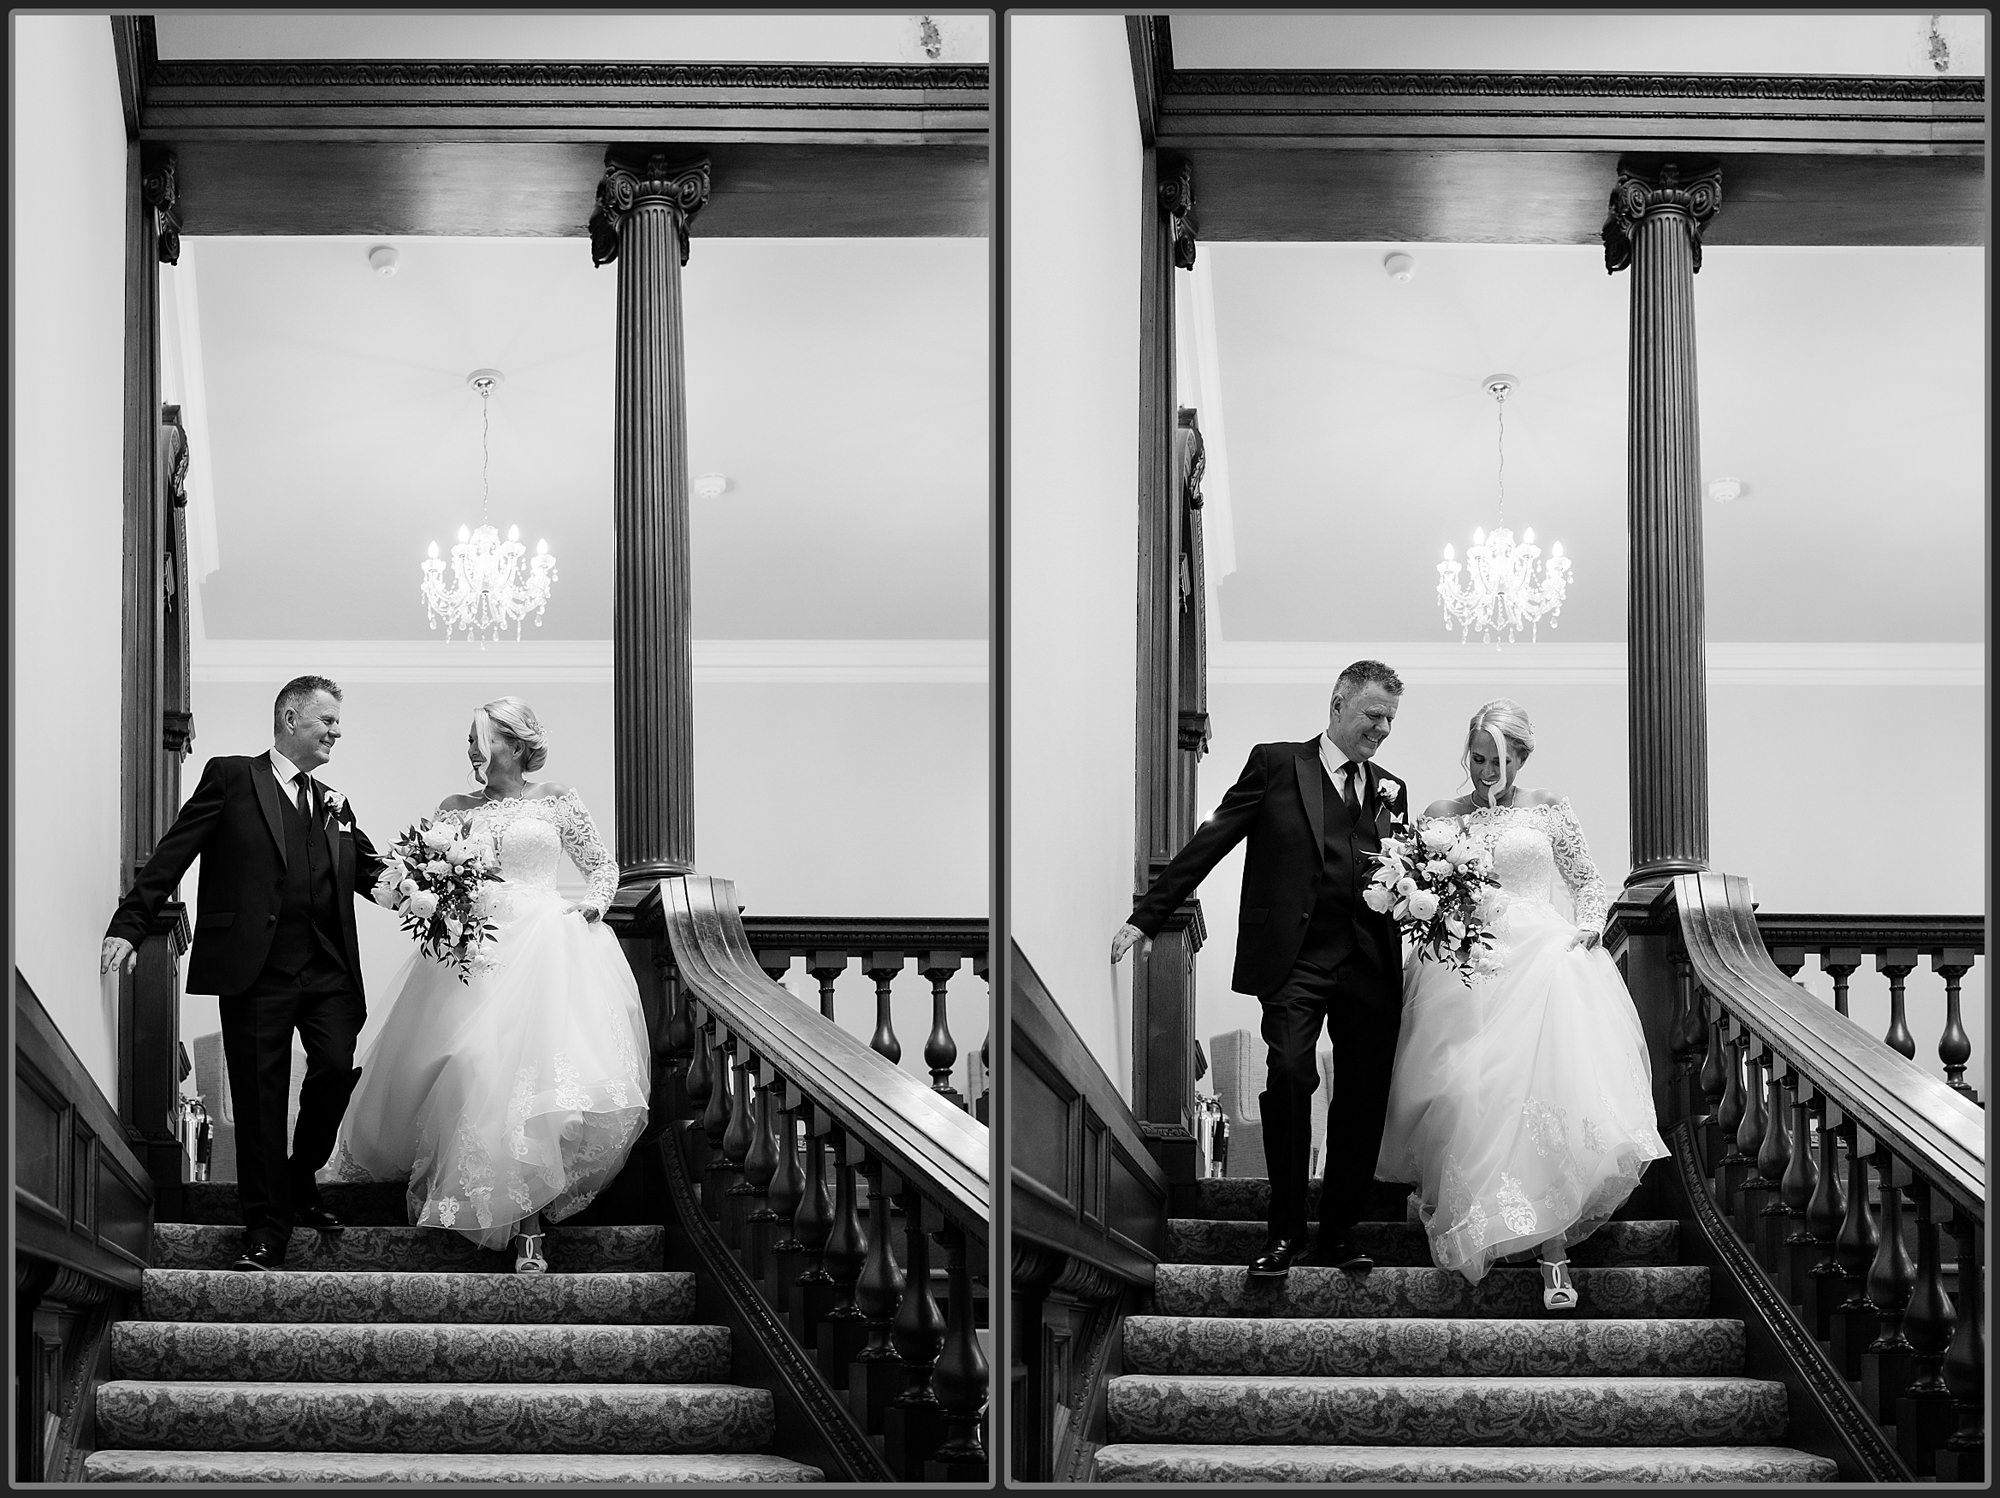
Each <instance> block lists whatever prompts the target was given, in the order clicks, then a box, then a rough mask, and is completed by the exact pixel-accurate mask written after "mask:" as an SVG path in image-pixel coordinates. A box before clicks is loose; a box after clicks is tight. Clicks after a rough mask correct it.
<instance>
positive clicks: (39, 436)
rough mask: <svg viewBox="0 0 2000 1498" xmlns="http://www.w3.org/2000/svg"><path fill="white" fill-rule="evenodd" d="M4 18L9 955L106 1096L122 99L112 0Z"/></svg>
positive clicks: (111, 991) (120, 476) (114, 807)
mask: <svg viewBox="0 0 2000 1498" xmlns="http://www.w3.org/2000/svg"><path fill="white" fill-rule="evenodd" d="M11 24H12V27H13V53H14V55H13V57H12V59H11V61H12V65H13V89H14V98H13V105H14V109H13V130H14V140H13V173H14V174H13V201H12V205H11V206H12V208H13V214H14V222H15V224H16V225H18V226H20V228H19V229H18V231H17V232H16V234H15V235H14V241H13V244H14V265H13V272H14V282H13V293H14V295H13V315H14V326H13V357H14V374H15V378H14V380H13V382H12V384H13V391H14V403H13V412H12V415H13V468H14V471H13V475H12V479H13V489H12V502H11V504H10V505H9V517H10V519H11V521H12V526H13V544H14V556H15V558H16V561H15V564H14V568H13V575H12V579H11V585H12V589H13V626H14V628H13V639H14V648H13V661H12V664H13V678H14V696H13V721H14V723H15V724H16V728H15V731H14V735H13V749H14V762H13V784H12V787H11V794H10V798H9V799H10V803H11V806H12V811H13V819H14V825H13V846H12V853H13V869H12V877H11V878H10V879H9V880H8V887H9V889H10V890H11V891H12V892H13V911H12V915H13V920H12V922H11V923H10V924H11V929H12V930H13V933H14V953H13V961H14V965H15V966H16V967H17V968H19V969H20V972H21V974H22V976H24V977H25V978H26V979H27V981H28V983H29V985H30V986H31V987H32V988H33V989H34V991H35V993H36V995H37V997H39V998H40V999H41V1001H42V1004H43V1005H44V1006H45V1007H46V1008H47V1009H48V1011H49V1014H50V1016H51V1017H52V1018H53V1019H54V1020H55V1022H56V1024H57V1025H58V1026H60V1027H61V1029H62V1032H63V1034H64V1036H65V1037H66V1038H67V1039H68V1040H69V1043H70V1045H71V1046H73V1047H74V1048H75V1050H76V1053H77V1055H78V1057H79V1058H80V1059H81V1060H82V1062H83V1064H84V1065H85V1066H86V1067H87V1068H88V1069H89V1071H90V1074H91V1076H92V1077H93V1078H95V1079H96V1081H97V1084H98V1086H99V1087H101V1088H103V1089H104V1091H105V1094H106V1095H107V1096H109V1097H113V1098H115V1097H116V1096H117V1093H118V1088H117V1068H116V1060H115V1054H114V1051H115V1045H116V1041H117V990H116V987H115V986H114V985H109V984H105V983H101V982H100V980H99V978H98V973H97V952H98V943H99V942H100V941H101V939H102V938H103V935H104V926H105V923H106V922H107V921H108V920H110V918H111V911H112V908H113V907H114V906H115V905H116V904H117V901H118V895H119V868H118V837H119V830H118V829H119V806H120V795H121V792H120V780H119V773H120V772H119V693H118V680H119V672H120V656H121V649H120V633H119V632H120V614H121V584H120V571H119V559H120V557H121V556H122V555H123V550H124V544H123V542H124V409H123V408H124V333H125V180H126V142H125V128H124V114H123V112H122V109H121V107H120V105H119V101H118V73H117V67H116V64H115V63H114V61H113V57H112V50H111V26H110V23H109V22H108V21H107V20H106V19H105V18H104V17H103V16H101V15H99V16H21V15H17V16H14V17H13V18H12V21H11ZM24 557H25V558H29V559H31V561H30V564H29V565H25V566H24V565H23V564H22V562H21V560H20V559H21V558H24ZM23 725H25V726H23Z"/></svg>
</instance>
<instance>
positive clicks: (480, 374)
mask: <svg viewBox="0 0 2000 1498" xmlns="http://www.w3.org/2000/svg"><path fill="white" fill-rule="evenodd" d="M502 378H503V376H502V375H501V373H500V371H499V370H497V369H475V370H474V371H473V372H472V373H471V374H469V375H467V376H466V379H465V383H466V384H468V385H470V386H471V387H472V388H473V389H474V390H477V391H478V392H479V529H477V530H468V529H467V528H466V527H465V526H462V525H461V526H460V527H459V528H458V545H456V546H454V547H452V549H451V583H450V585H449V586H446V584H445V580H444V558H442V557H441V556H439V555H438V545H437V542H435V541H433V542H431V553H430V556H429V557H428V558H427V559H426V560H425V562H424V564H423V566H424V604H425V606H426V607H428V608H429V610H430V616H431V628H432V629H436V628H437V627H438V621H439V620H440V619H442V620H443V621H444V637H445V639H446V641H449V640H450V639H451V636H452V631H454V630H463V631H464V632H465V636H466V638H467V639H471V638H473V637H474V636H476V635H480V634H482V633H483V634H484V637H485V638H483V639H481V640H480V646H479V648H480V649H482V650H484V649H485V648H486V640H489V639H490V640H498V639H499V638H500V631H501V630H503V629H505V628H506V627H507V626H508V625H510V624H511V625H513V626H514V638H515V639H517V640H518V639H520V638H521V622H522V621H523V620H524V619H526V618H527V617H528V615H530V614H533V615H534V616H535V627H536V628H537V629H539V628H541V624H542V610H543V609H545V608H546V607H548V602H549V590H550V587H551V585H552V584H553V583H554V582H555V580H556V559H555V558H554V557H552V556H550V555H549V543H548V542H546V541H537V542H536V543H535V555H534V557H533V558H532V559H528V549H527V547H525V546H523V545H522V544H521V528H520V527H519V526H518V525H510V526H508V527H507V539H506V540H505V541H502V540H501V539H500V532H498V531H497V530H495V529H494V528H493V527H492V526H491V525H490V524H489V523H488V522H487V518H486V517H487V509H488V507H489V498H490V496H489V494H488V492H487V470H488V467H489V465H490V457H491V454H490V452H489V450H488V446H487V432H488V426H489V417H490V414H491V401H492V398H493V391H494V389H495V388H496V387H497V386H498V385H499V384H500V381H501V379H502ZM524 560H525V561H526V565H525V566H524V565H523V562H524Z"/></svg>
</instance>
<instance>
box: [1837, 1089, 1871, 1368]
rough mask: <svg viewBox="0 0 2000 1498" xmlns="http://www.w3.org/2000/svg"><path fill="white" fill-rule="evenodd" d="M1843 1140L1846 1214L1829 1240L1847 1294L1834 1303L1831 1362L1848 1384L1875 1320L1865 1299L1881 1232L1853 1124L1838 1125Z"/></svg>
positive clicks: (1864, 1158) (1869, 1340)
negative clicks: (1845, 1148)
mask: <svg viewBox="0 0 2000 1498" xmlns="http://www.w3.org/2000/svg"><path fill="white" fill-rule="evenodd" d="M1841 1132H1842V1133H1843V1134H1845V1135H1846V1139H1847V1215H1846V1216H1845V1217H1844V1218H1842V1219H1841V1223H1840V1232H1839V1234H1838V1235H1837V1236H1836V1237H1835V1238H1834V1240H1833V1252H1834V1257H1835V1258H1837V1259H1839V1260H1840V1268H1841V1272H1842V1274H1843V1275H1845V1277H1846V1281H1847V1298H1846V1299H1845V1300H1843V1301H1842V1302H1841V1303H1840V1304H1839V1305H1838V1306H1836V1307H1834V1314H1833V1328H1832V1330H1833V1337H1832V1346H1833V1361H1834V1366H1835V1367H1837V1368H1839V1369H1840V1373H1841V1377H1843V1378H1845V1379H1847V1380H1848V1381H1849V1382H1850V1383H1851V1382H1853V1381H1854V1380H1856V1379H1858V1378H1860V1377H1861V1354H1862V1352H1863V1351H1864V1350H1865V1349H1866V1347H1867V1346H1868V1344H1869V1342H1871V1341H1873V1340H1874V1337H1875V1333H1876V1330H1877V1328H1878V1326H1879V1324H1880V1313H1879V1312H1878V1311H1877V1310H1876V1307H1875V1302H1874V1301H1872V1300H1870V1299H1869V1298H1868V1272H1869V1269H1870V1268H1871V1267H1872V1266H1873V1264H1874V1262H1875V1254H1876V1251H1877V1249H1878V1248H1879V1247H1880V1245H1881V1230H1880V1229H1879V1228H1878V1226H1877V1225H1876V1222H1875V1214H1874V1212H1873V1211H1872V1210H1871V1209H1870V1207H1869V1203H1868V1157H1867V1155H1866V1154H1865V1153H1864V1152H1863V1150H1862V1149H1861V1146H1860V1140H1859V1139H1858V1138H1857V1137H1856V1131H1855V1127H1854V1125H1853V1124H1851V1123H1850V1124H1845V1125H1843V1126H1842V1129H1841Z"/></svg>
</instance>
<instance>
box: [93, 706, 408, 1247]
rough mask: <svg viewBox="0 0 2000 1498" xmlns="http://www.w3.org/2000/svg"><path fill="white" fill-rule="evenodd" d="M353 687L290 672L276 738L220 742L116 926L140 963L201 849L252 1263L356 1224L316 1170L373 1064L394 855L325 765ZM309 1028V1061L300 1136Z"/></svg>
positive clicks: (211, 984) (203, 911) (104, 962)
mask: <svg viewBox="0 0 2000 1498" xmlns="http://www.w3.org/2000/svg"><path fill="white" fill-rule="evenodd" d="M340 703H341V693H340V688H339V687H337V686H336V685H334V684H333V683H332V682H330V681H328V680H327V679H326V678H325V677H323V676H301V677H298V678H297V679H295V680H293V681H290V682H287V683H286V684H285V686H284V689H283V690H282V691H280V692H279V693H278V700H277V702H276V703H275V704H274V706H273V708H272V737H273V742H272V745H271V750H270V752H269V753H268V754H258V755H233V754H232V755H220V756H218V757H216V758H214V759H211V760H210V761H209V762H208V763H207V764H206V765H205V766H204V767H203V768H202V772H201V783H200V784H199V785H197V786H196V787H195V790H194V794H193V795H192V796H190V797H189V798H188V801H187V804H186V805H185V806H183V807H182V808H181V812H180V815H179V816H178V817H176V818H175V819H174V825H173V826H172V827H170V828H168V829H167V832H166V835H165V836H164V837H162V838H161V839H160V841H159V843H158V845H157V846H156V847H155V848H154V849H153V854H152V857H151V858H149V859H147V861H146V866H145V867H144V868H143V869H141V870H140V871H139V877H138V878H137V879H136V880H135V881H134V882H133V885H132V888H131V891H130V892H129V893H128V894H127V895H126V896H125V898H124V900H123V901H121V902H120V903H119V906H118V910H117V912H116V914H114V915H113V916H112V918H111V924H110V926H109V928H108V929H107V930H106V932H105V936H104V946H103V952H102V955H101V959H100V961H101V967H102V970H103V971H105V972H110V971H111V970H112V969H113V968H114V967H123V968H126V969H128V970H129V969H130V967H131V965H132V962H133V958H134V949H135V948H136V947H137V946H138V944H139V942H140V940H141V939H142V938H143V937H144V935H145V933H146V931H147V930H148V929H149V928H150V926H151V925H152V922H153V919H154V917H155V916H156V915H157V914H158V913H159V909H160V906H161V904H162V903H163V902H164V901H165V900H166V899H167V897H168V895H169V894H170V893H171V892H172V891H173V889H174V888H175V886H176V885H178V884H179V883H180V879H181V876H182V875H183V874H184V873H186V872H187V867H188V865H189V864H191V863H192V862H194V860H195V859H196V858H200V859H201V883H200V889H199V892H198V894H197V897H196V905H195V923H194V946H193V949H192V951H191V952H190V954H189V957H188V970H187V987H188V992H190V993H212V994H216V995H218V996H219V998H220V1007H221V1011H222V1048H223V1056H224V1060H225V1062H226V1064H227V1065H228V1068H229V1091H230V1096H231V1099H232V1101H233V1102H234V1105H235V1112H236V1163H237V1182H236V1189H237V1195H238V1198H239V1200H240V1202H241V1204H242V1209H243V1228H244V1232H243V1255H242V1257H241V1258H239V1259H238V1260H237V1261H236V1263H235V1265H234V1266H233V1267H235V1268H237V1269H251V1270H256V1269H280V1268H282V1267H284V1262H285V1248H286V1244H287V1243H288V1241H289V1240H290V1238H291V1233H292V1228H293V1226H294V1225H295V1224H297V1225H300V1226H304V1227H311V1228H319V1229H321V1230H324V1231H332V1230H337V1229H338V1228H339V1227H340V1226H341V1223H340V1221H339V1219H337V1218H336V1217H335V1216H334V1215H333V1214H332V1213H331V1212H329V1211H327V1210H326V1208H325V1207H324V1206H323V1205H321V1202H320V1197H319V1187H318V1186H317V1184H315V1182H314V1180H313V1174H314V1172H315V1171H317V1170H318V1169H319V1167H320V1166H322V1165H324V1164H325V1163H326V1161H327V1158H328V1157H329V1156H330V1155H331V1154H332V1153H333V1144H334V1138H335V1135H336V1134H337V1132H338V1130H339V1127H340V1119H341V1115H342V1114H343V1113H344V1112H345V1111H346V1109H347V1099H348V1096H349V1094H351V1093H352V1092H353V1091H354V1084H355V1082H356V1081H358V1080H359V1078H360V1076H361V1073H360V1071H359V1070H358V1069H356V1067H355V1065H354V1041H355V1037H356V1036H357V1035H358V1034H359V1033H360V1030H361V1025H362V1021H363V1019H364V1018H365V1017H366V1013H367V1011H366V1006H365V1003H364V1000H363V997H362V992H361V960H360V955H359V951H358V944H357V941H356V937H355V930H354V896H355V894H356V892H357V891H358V892H361V893H362V894H364V895H366V894H367V893H368V892H369V891H371V890H372V889H373V888H374V886H375V884H376V882H377V881H378V880H379V879H380V877H381V875H382V869H383V865H382V860H381V859H380V858H379V857H378V856H377V855H376V852H375V849H374V846H373V845H372V844H371V843H370V842H369V841H368V838H367V835H366V834H364V833H363V832H362V831H361V829H360V828H359V827H358V826H356V825H355V821H354V812H353V809H352V808H351V807H349V806H348V805H347V803H346V800H345V798H344V797H343V796H342V795H341V794H340V793H339V792H338V791H336V790H333V789H332V788H331V787H327V786H322V785H320V784H319V782H317V781H316V780H315V779H314V778H313V774H312V772H313V771H314V770H316V769H318V768H319V767H320V766H321V765H323V764H325V763H326V762H327V760H328V759H329V758H331V757H332V755H333V746H334V745H335V744H336V743H337V742H339V739H340ZM295 1031H296V1032H297V1034H298V1036H299V1039H300V1041H301V1042H302V1043H303V1045H304V1047H305V1053H306V1074H305V1080H304V1082H303V1083H302V1084H301V1085H300V1088H299V1121H298V1127H297V1129H296V1130H295V1132H294V1133H293V1135H292V1140H291V1147H290V1150H289V1152H288V1151H287V1149H286V1141H285V1122H286V1113H287V1110H288V1103H289V1100H290V1091H291V1062H292V1035H293V1033H294V1032H295Z"/></svg>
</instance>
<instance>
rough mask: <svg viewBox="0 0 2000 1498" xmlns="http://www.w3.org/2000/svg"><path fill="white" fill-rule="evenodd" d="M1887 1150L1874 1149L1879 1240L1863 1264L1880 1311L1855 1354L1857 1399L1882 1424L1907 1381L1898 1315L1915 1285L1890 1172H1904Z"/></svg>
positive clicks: (1906, 1350) (1907, 1352) (1906, 1343)
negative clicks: (1879, 1205)
mask: <svg viewBox="0 0 2000 1498" xmlns="http://www.w3.org/2000/svg"><path fill="white" fill-rule="evenodd" d="M1907 1169H1908V1167H1907V1166H1901V1165H1899V1163H1898V1162H1897V1161H1896V1160H1895V1158H1894V1157H1893V1156H1891V1155H1890V1154H1889V1152H1888V1151H1887V1150H1881V1149H1878V1150H1877V1151H1876V1159H1875V1170H1876V1174H1877V1175H1878V1176H1879V1177H1880V1179H1881V1183H1882V1223H1881V1231H1882V1237H1881V1241H1880V1242H1878V1243H1877V1244H1876V1246H1875V1262H1874V1263H1873V1264H1871V1265H1869V1266H1868V1298H1869V1300H1871V1301H1872V1302H1874V1305H1875V1309H1876V1310H1877V1311H1878V1312H1880V1313H1881V1317H1882V1321H1881V1326H1880V1329H1879V1330H1878V1331H1877V1332H1876V1333H1875V1340H1874V1341H1873V1342H1870V1343H1869V1344H1868V1348H1867V1351H1866V1352H1865V1353H1864V1354H1863V1355H1862V1359H1861V1399H1862V1404H1863V1406H1864V1407H1865V1408H1866V1409H1867V1411H1868V1416H1869V1418H1870V1419H1871V1420H1874V1421H1876V1422H1877V1423H1878V1424H1882V1425H1887V1424H1889V1423H1890V1422H1892V1421H1893V1420H1894V1419H1895V1418H1896V1396H1897V1395H1898V1394H1900V1393H1902V1392H1903V1386H1904V1385H1905V1384H1907V1383H1908V1382H1909V1381H1910V1356H1911V1352H1912V1349H1911V1347H1910V1339H1909V1338H1908V1337H1907V1336H1905V1335H1904V1334H1903V1318H1904V1317H1905V1316H1906V1315H1907V1314H1908V1312H1909V1309H1910V1293H1911V1291H1912V1290H1914V1289H1915V1287H1916V1280H1917V1271H1916V1266H1915V1265H1914V1264H1912V1263H1911V1262H1910V1249H1909V1245H1908V1244H1907V1243H1905V1242H1904V1241H1903V1188H1902V1187H1901V1186H1900V1185H1898V1184H1897V1181H1896V1177H1897V1175H1898V1174H1899V1173H1901V1172H1903V1171H1906V1170H1907Z"/></svg>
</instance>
